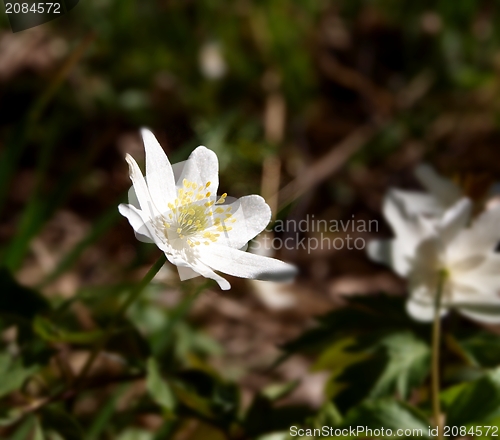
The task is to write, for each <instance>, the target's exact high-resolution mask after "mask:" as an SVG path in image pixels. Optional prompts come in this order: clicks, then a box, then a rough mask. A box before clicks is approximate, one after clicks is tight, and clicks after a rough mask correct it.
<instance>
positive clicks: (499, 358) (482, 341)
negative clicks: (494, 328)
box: [457, 331, 500, 368]
mask: <svg viewBox="0 0 500 440" xmlns="http://www.w3.org/2000/svg"><path fill="white" fill-rule="evenodd" d="M457 342H458V344H459V346H460V348H461V349H462V350H463V352H464V353H465V354H466V356H467V357H468V358H469V359H470V360H471V361H472V362H473V363H474V364H475V365H479V366H482V367H486V368H493V367H496V366H497V365H500V337H499V336H498V335H495V334H493V333H488V332H484V331H482V332H476V333H475V334H474V335H472V336H469V337H467V338H464V339H458V340H457Z"/></svg>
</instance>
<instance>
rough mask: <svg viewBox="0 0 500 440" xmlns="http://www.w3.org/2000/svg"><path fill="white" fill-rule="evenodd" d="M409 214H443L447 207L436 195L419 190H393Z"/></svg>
mask: <svg viewBox="0 0 500 440" xmlns="http://www.w3.org/2000/svg"><path fill="white" fill-rule="evenodd" d="M392 192H393V194H394V195H396V197H397V198H398V199H399V201H400V202H401V204H402V206H403V207H404V210H405V212H406V213H408V214H409V215H422V214H423V215H432V216H439V215H442V214H443V212H444V211H445V209H446V206H444V205H443V204H442V203H441V202H440V200H438V199H437V198H436V197H434V196H432V195H429V194H426V193H423V192H417V191H401V190H394V189H393V190H392Z"/></svg>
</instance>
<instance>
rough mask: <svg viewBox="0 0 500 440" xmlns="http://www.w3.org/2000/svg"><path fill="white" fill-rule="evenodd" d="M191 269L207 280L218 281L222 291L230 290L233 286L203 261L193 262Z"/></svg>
mask: <svg viewBox="0 0 500 440" xmlns="http://www.w3.org/2000/svg"><path fill="white" fill-rule="evenodd" d="M191 268H192V269H193V270H194V271H195V272H198V273H199V274H200V275H203V276H204V277H205V278H210V279H212V280H215V281H217V284H219V286H220V288H221V289H222V290H229V289H230V288H231V284H229V281H227V280H226V279H225V278H223V277H221V276H220V275H218V274H216V273H215V272H214V271H213V270H212V269H210V267H208V266H207V265H206V264H204V263H203V261H193V262H192V264H191Z"/></svg>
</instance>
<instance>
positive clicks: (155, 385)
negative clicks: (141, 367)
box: [146, 357, 176, 412]
mask: <svg viewBox="0 0 500 440" xmlns="http://www.w3.org/2000/svg"><path fill="white" fill-rule="evenodd" d="M146 388H147V390H148V392H149V394H150V395H151V397H152V398H153V400H154V401H155V402H156V403H157V404H158V405H160V406H161V407H162V408H163V409H164V410H166V411H168V412H172V411H174V409H175V404H176V402H175V396H174V393H173V391H172V390H171V388H170V386H169V384H168V383H167V381H166V380H164V379H163V377H161V373H160V368H159V366H158V363H157V362H156V360H155V359H154V358H152V357H150V358H149V359H148V361H147V377H146Z"/></svg>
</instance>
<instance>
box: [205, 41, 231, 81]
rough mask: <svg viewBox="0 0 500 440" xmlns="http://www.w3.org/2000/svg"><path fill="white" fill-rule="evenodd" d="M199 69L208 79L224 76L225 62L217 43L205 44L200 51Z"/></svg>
mask: <svg viewBox="0 0 500 440" xmlns="http://www.w3.org/2000/svg"><path fill="white" fill-rule="evenodd" d="M200 69H201V72H202V73H203V75H205V76H206V77H207V78H209V79H219V78H222V77H223V76H224V75H225V74H226V70H227V67H226V62H225V60H224V57H223V56H222V51H221V48H220V45H219V43H216V42H210V43H205V44H204V45H203V46H202V47H201V50H200Z"/></svg>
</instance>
